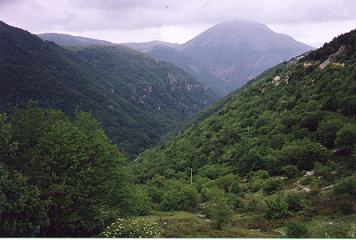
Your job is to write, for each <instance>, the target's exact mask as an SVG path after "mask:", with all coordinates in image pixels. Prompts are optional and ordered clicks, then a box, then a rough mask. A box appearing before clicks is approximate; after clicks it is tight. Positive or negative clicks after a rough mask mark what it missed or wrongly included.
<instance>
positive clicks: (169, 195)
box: [161, 189, 182, 211]
mask: <svg viewBox="0 0 356 240" xmlns="http://www.w3.org/2000/svg"><path fill="white" fill-rule="evenodd" d="M181 201H182V195H181V192H180V191H179V190H177V189H172V190H170V191H166V192H164V194H163V199H162V203H161V209H162V210H163V211H174V210H180V209H182V205H181Z"/></svg>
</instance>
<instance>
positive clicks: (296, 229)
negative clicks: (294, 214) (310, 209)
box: [286, 221, 308, 238]
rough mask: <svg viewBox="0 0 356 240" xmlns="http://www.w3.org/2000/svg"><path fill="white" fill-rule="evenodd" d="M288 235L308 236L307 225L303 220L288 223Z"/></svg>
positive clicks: (292, 236) (293, 236) (291, 236)
mask: <svg viewBox="0 0 356 240" xmlns="http://www.w3.org/2000/svg"><path fill="white" fill-rule="evenodd" d="M286 229H287V237H289V238H303V237H304V238H305V237H307V236H308V228H307V225H306V224H304V223H303V222H301V221H292V222H289V223H288V224H287V227H286Z"/></svg>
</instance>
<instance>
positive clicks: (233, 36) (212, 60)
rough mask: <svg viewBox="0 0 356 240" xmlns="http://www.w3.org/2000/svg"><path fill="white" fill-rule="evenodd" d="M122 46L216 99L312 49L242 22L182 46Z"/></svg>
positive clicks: (53, 37)
mask: <svg viewBox="0 0 356 240" xmlns="http://www.w3.org/2000/svg"><path fill="white" fill-rule="evenodd" d="M39 37H41V38H42V39H44V40H49V41H53V42H56V43H57V44H59V45H62V46H78V45H79V46H85V45H108V44H109V45H110V44H111V43H110V42H106V41H102V40H96V39H90V38H82V37H76V36H70V35H66V34H64V35H63V34H55V33H54V34H52V33H47V34H39ZM121 45H124V46H127V47H130V48H133V49H136V50H138V51H141V52H144V53H146V54H148V55H150V56H152V57H154V58H156V59H158V60H162V61H166V62H170V63H173V64H174V65H176V66H178V67H180V68H181V69H183V70H184V71H186V72H188V73H190V74H191V75H193V76H194V77H196V78H197V79H198V80H199V81H201V82H202V83H204V84H206V85H207V86H208V87H209V88H210V89H211V90H213V91H214V92H215V94H217V95H219V96H223V95H226V94H227V93H229V92H230V91H232V90H234V89H236V88H239V87H241V86H242V85H243V84H245V83H246V82H248V81H249V80H250V79H252V78H253V77H255V76H257V75H258V74H260V73H262V72H263V71H264V70H266V69H268V68H269V67H272V66H274V65H276V64H278V63H280V62H283V61H286V60H289V59H290V58H292V57H294V56H297V55H299V54H301V53H304V52H306V51H309V50H311V49H312V47H310V46H308V45H306V44H304V43H301V42H298V41H296V40H294V39H293V38H291V37H289V36H287V35H285V34H279V33H275V32H273V31H272V30H271V29H269V28H268V27H267V26H266V25H264V24H261V23H258V22H255V21H251V20H241V19H238V20H231V21H226V22H222V23H220V24H217V25H215V26H213V27H211V28H209V29H208V30H206V31H204V32H203V33H201V34H199V35H198V36H196V37H195V38H193V39H191V40H189V41H188V42H186V43H184V44H177V43H168V42H163V41H151V42H142V43H139V42H135V43H122V44H121Z"/></svg>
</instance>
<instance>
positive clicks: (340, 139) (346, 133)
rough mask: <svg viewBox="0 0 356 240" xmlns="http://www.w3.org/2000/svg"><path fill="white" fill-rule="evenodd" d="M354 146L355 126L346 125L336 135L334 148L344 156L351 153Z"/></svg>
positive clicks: (355, 142) (355, 137)
mask: <svg viewBox="0 0 356 240" xmlns="http://www.w3.org/2000/svg"><path fill="white" fill-rule="evenodd" d="M355 144H356V125H355V124H347V125H345V126H344V127H343V128H342V129H340V131H338V132H337V134H336V146H337V147H338V148H340V150H341V151H342V152H344V153H345V154H349V153H351V152H352V151H353V149H354V147H355Z"/></svg>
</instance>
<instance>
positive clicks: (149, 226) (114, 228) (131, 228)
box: [100, 218, 161, 238]
mask: <svg viewBox="0 0 356 240" xmlns="http://www.w3.org/2000/svg"><path fill="white" fill-rule="evenodd" d="M160 235H161V229H160V228H159V225H158V223H157V222H155V221H153V220H152V219H133V218H127V219H126V218H119V219H117V221H115V222H114V223H112V224H111V225H110V226H108V227H107V228H106V229H105V231H104V232H102V233H101V234H100V237H106V238H158V237H159V236H160Z"/></svg>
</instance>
